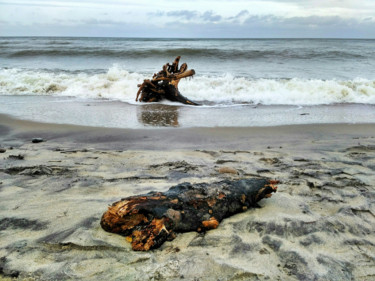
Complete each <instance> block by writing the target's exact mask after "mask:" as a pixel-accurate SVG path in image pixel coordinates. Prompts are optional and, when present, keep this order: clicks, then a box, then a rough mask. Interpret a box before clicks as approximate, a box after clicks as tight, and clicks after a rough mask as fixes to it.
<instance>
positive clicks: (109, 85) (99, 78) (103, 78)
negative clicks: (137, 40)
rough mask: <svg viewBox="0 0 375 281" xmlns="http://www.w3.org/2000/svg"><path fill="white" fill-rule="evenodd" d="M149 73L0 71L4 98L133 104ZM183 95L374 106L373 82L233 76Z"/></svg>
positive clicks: (185, 84)
mask: <svg viewBox="0 0 375 281" xmlns="http://www.w3.org/2000/svg"><path fill="white" fill-rule="evenodd" d="M149 76H151V73H150V74H147V75H145V74H140V73H131V72H128V71H126V70H125V69H122V68H121V67H119V66H116V65H115V66H113V67H111V68H110V69H109V70H108V71H107V72H105V73H84V72H74V73H73V72H72V73H69V72H49V71H40V70H39V71H31V70H22V69H14V68H13V69H1V70H0V94H1V95H56V96H73V97H78V98H105V99H111V100H120V101H124V102H128V103H135V101H134V99H135V95H136V93H137V90H138V88H137V84H139V83H140V82H142V81H143V79H147V78H149ZM179 89H180V91H181V93H182V94H183V95H185V96H187V97H189V98H190V99H192V100H195V101H197V102H200V103H203V104H209V105H231V104H264V105H318V104H335V103H361V104H375V80H368V79H361V78H357V79H353V80H319V79H300V78H294V79H249V78H246V77H235V76H233V75H230V74H225V75H221V76H215V77H214V76H199V75H197V76H196V77H195V78H193V79H184V80H182V81H181V82H180V84H179Z"/></svg>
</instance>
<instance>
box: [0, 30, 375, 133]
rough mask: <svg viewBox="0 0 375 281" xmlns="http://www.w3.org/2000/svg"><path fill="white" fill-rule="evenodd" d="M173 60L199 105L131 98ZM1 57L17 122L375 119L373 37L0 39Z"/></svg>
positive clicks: (1, 97)
mask: <svg viewBox="0 0 375 281" xmlns="http://www.w3.org/2000/svg"><path fill="white" fill-rule="evenodd" d="M178 55H180V56H181V62H186V63H187V64H188V67H189V68H193V69H195V72H196V75H195V76H194V78H193V79H191V78H188V79H183V80H182V81H181V82H180V84H179V89H180V92H181V93H182V94H183V95H184V96H186V97H188V98H189V99H191V100H194V101H196V102H198V103H200V104H202V106H200V107H196V108H190V107H189V106H181V105H179V104H176V103H172V102H162V103H161V104H151V105H147V106H145V105H142V104H140V103H138V102H135V96H136V93H137V90H138V88H137V84H139V83H141V82H142V81H143V80H144V79H149V78H151V77H152V75H153V73H155V72H158V71H160V70H161V68H162V66H163V65H164V64H165V63H167V62H172V61H173V60H174V58H175V57H176V56H178ZM0 61H1V64H0V113H6V114H10V115H14V116H16V117H19V118H23V119H31V120H36V121H43V122H52V123H53V122H57V123H72V124H81V125H92V126H107V127H131V128H136V127H144V126H149V127H150V126H151V127H152V126H156V127H157V126H183V127H186V126H272V125H285V124H306V123H371V122H374V121H373V120H375V119H374V118H375V115H374V114H375V113H374V112H375V110H374V109H375V40H353V39H151V38H143V39H139V38H65V37H64V38H56V37H0ZM90 105H95V106H94V107H91V108H89V106H90ZM98 116H101V118H98ZM144 116H149V118H144ZM171 116H172V117H171ZM173 116H174V117H173ZM176 116H177V117H178V118H177V119H178V120H177V121H178V122H176V120H174V119H175V117H176ZM147 120H148V121H147ZM160 120H161V121H160ZM163 120H164V121H163ZM165 120H167V121H165ZM168 120H169V121H168Z"/></svg>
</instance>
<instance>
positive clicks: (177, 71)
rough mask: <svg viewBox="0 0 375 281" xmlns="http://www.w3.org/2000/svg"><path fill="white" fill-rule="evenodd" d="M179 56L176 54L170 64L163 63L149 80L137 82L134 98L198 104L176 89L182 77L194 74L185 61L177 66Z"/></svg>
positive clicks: (137, 99) (148, 100) (144, 100)
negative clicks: (159, 69)
mask: <svg viewBox="0 0 375 281" xmlns="http://www.w3.org/2000/svg"><path fill="white" fill-rule="evenodd" d="M180 58H181V57H180V56H178V57H177V58H176V59H175V60H174V62H173V63H172V65H170V64H169V63H167V64H166V65H164V66H163V69H162V70H161V71H159V72H158V73H155V74H154V76H153V77H152V79H151V80H149V79H146V80H144V81H143V83H142V84H139V85H138V87H139V90H138V93H137V97H136V99H135V100H136V101H141V102H158V101H160V100H162V99H167V100H170V101H177V102H181V103H183V104H190V105H198V104H197V103H195V102H193V101H191V100H189V99H188V98H186V97H184V96H183V95H181V94H180V91H179V90H178V83H179V82H180V80H181V79H182V78H186V77H189V76H193V75H194V74H195V71H194V69H190V70H187V68H188V67H187V64H186V63H183V64H182V65H181V67H180V68H178V64H179V62H180Z"/></svg>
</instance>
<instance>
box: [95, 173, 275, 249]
mask: <svg viewBox="0 0 375 281" xmlns="http://www.w3.org/2000/svg"><path fill="white" fill-rule="evenodd" d="M277 183H278V181H271V180H266V179H243V180H237V181H230V180H224V181H220V182H216V183H213V184H208V183H200V184H190V183H182V184H179V185H176V186H173V187H171V188H170V189H169V190H168V191H166V192H164V193H163V192H150V193H147V194H144V195H139V196H130V197H127V198H124V199H122V200H120V201H118V202H115V203H113V204H112V205H111V206H110V207H109V208H108V211H107V212H105V213H104V214H103V216H102V219H101V223H100V224H101V226H102V228H103V229H104V230H106V231H108V232H113V233H118V234H121V235H123V236H127V240H128V241H130V242H131V244H132V248H133V250H135V251H147V250H150V249H153V248H158V247H159V246H161V245H162V244H163V243H164V242H165V241H166V240H173V239H174V237H175V234H174V232H187V231H198V232H201V231H206V230H209V229H213V228H216V227H217V226H218V225H219V222H220V221H221V220H222V219H224V218H226V217H228V216H231V215H233V214H236V213H239V212H243V211H245V210H247V209H248V208H250V207H258V204H257V202H258V201H259V200H261V199H262V198H265V197H270V196H271V194H272V192H276V189H277V187H276V184H277Z"/></svg>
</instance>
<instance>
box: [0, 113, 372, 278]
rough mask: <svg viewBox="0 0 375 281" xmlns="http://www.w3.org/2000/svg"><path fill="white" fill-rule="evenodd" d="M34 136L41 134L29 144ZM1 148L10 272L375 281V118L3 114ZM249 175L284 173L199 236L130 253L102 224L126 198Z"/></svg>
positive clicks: (1, 216) (1, 232)
mask: <svg viewBox="0 0 375 281" xmlns="http://www.w3.org/2000/svg"><path fill="white" fill-rule="evenodd" d="M36 137H40V138H43V139H44V142H41V143H32V142H31V140H32V139H33V138H36ZM0 146H1V147H3V148H5V150H6V151H5V152H4V153H1V154H0V198H1V203H0V272H1V275H0V276H3V277H5V278H8V277H9V278H10V277H18V278H20V279H25V278H29V279H28V280H33V279H36V280H68V279H71V280H103V279H107V280H181V279H183V280H374V279H375V255H374V253H375V203H374V199H375V185H374V183H375V130H374V125H373V124H364V125H361V124H357V125H354V124H351V125H348V124H324V125H293V126H279V127H257V128H249V127H246V128H233V127H228V128H225V127H223V128H165V129H157V130H152V129H151V130H150V129H109V128H94V127H82V126H73V125H57V124H45V123H36V122H30V121H21V120H16V119H12V118H10V117H7V116H5V115H0ZM225 168H227V169H225ZM233 170H235V171H237V173H233V172H230V173H223V171H233ZM246 177H266V178H270V179H278V180H280V181H281V183H280V184H279V185H278V186H279V188H278V192H277V193H276V194H274V195H273V196H272V197H271V198H270V199H267V200H262V201H261V202H260V205H261V206H262V208H260V209H249V210H247V211H246V212H244V213H241V214H238V215H235V216H232V217H230V218H227V219H225V220H224V221H223V222H222V223H221V224H220V225H219V227H218V228H217V229H215V230H210V231H208V232H206V233H205V234H203V233H197V232H189V233H183V234H178V235H177V238H176V239H175V240H173V241H171V242H166V243H164V244H163V245H162V247H161V248H159V249H156V250H152V251H149V252H134V251H132V250H131V246H130V244H129V243H128V242H127V241H126V239H125V238H124V237H122V236H120V235H116V234H112V233H107V232H105V231H104V230H102V229H101V227H100V225H99V222H100V218H101V215H102V214H103V212H104V211H106V209H107V206H108V205H109V204H111V203H113V202H115V201H117V200H119V199H121V198H123V197H126V196H131V195H136V194H142V193H147V192H149V191H151V190H158V191H166V190H167V189H168V188H169V187H171V186H173V185H176V184H178V183H182V182H186V181H187V182H192V183H199V182H214V181H218V180H220V179H240V178H246Z"/></svg>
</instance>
